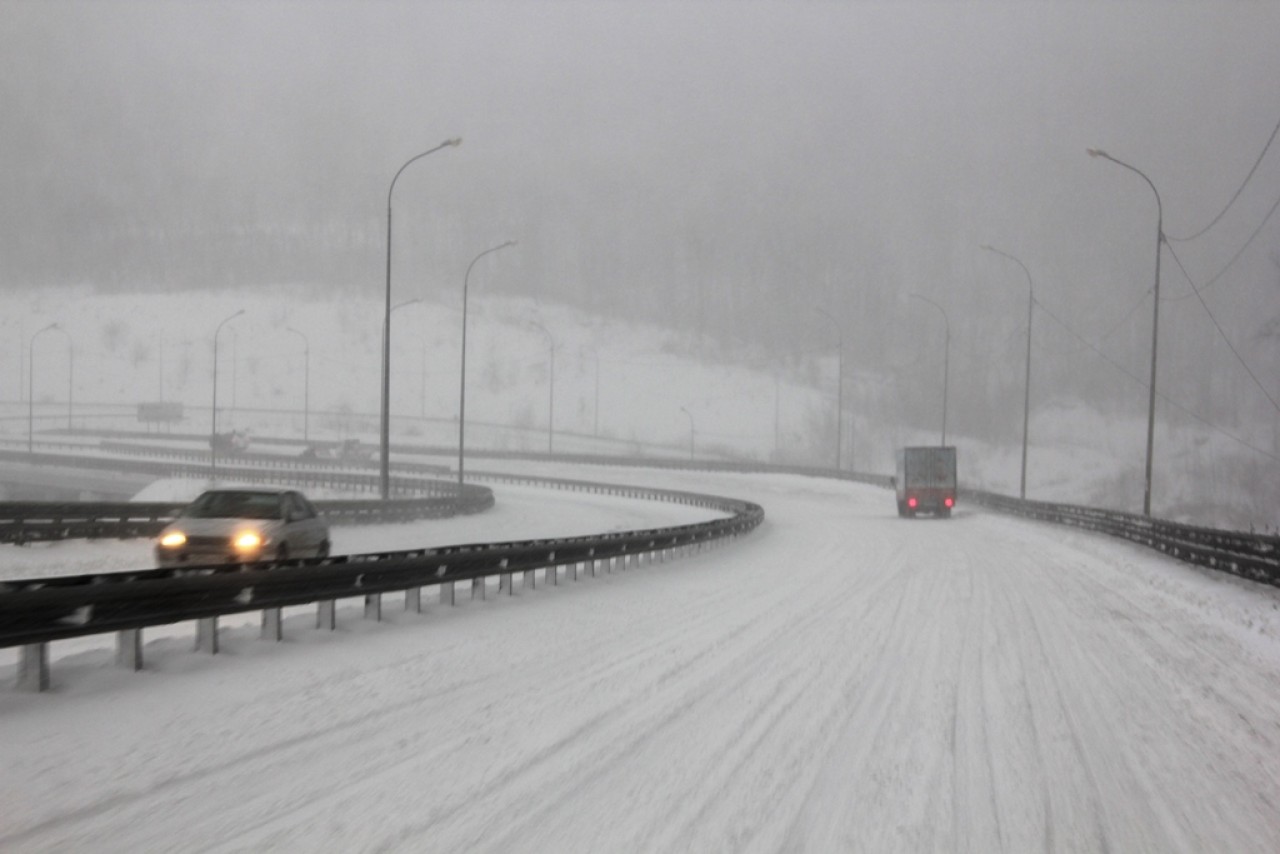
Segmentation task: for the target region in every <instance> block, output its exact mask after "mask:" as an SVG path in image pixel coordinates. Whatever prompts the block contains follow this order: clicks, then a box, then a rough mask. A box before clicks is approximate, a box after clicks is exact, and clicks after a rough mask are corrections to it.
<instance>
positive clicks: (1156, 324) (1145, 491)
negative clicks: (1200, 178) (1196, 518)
mask: <svg viewBox="0 0 1280 854" xmlns="http://www.w3.org/2000/svg"><path fill="white" fill-rule="evenodd" d="M1085 150H1086V151H1087V152H1088V154H1089V156H1090V157H1101V158H1102V159H1103V160H1110V161H1111V162H1112V163H1114V164H1116V165H1117V166H1123V167H1124V168H1125V169H1128V170H1129V171H1130V172H1133V173H1134V174H1135V175H1137V176H1138V177H1139V178H1141V179H1142V180H1144V181H1146V182H1147V186H1148V187H1150V188H1151V192H1152V193H1153V194H1154V195H1155V197H1156V284H1155V290H1154V296H1153V299H1152V308H1151V387H1150V389H1149V395H1148V399H1147V466H1146V478H1145V480H1144V485H1143V488H1142V514H1143V515H1144V516H1150V515H1151V456H1152V448H1153V447H1154V445H1155V434H1156V341H1157V339H1158V338H1159V335H1160V245H1161V244H1162V243H1164V204H1163V203H1162V202H1161V201H1160V191H1159V190H1157V189H1156V185H1155V184H1154V183H1152V181H1151V179H1150V178H1148V177H1147V176H1146V175H1145V174H1144V173H1143V172H1142V170H1140V169H1138V168H1136V167H1134V166H1130V165H1129V164H1128V163H1125V162H1124V161H1123V160H1117V159H1116V158H1114V157H1112V156H1111V155H1110V154H1107V153H1106V152H1105V151H1102V150H1101V149H1097V148H1089V149H1085Z"/></svg>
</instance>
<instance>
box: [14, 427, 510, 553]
mask: <svg viewBox="0 0 1280 854" xmlns="http://www.w3.org/2000/svg"><path fill="white" fill-rule="evenodd" d="M168 450H169V451H170V453H169V455H170V456H172V457H174V459H175V461H173V462H167V461H156V460H135V459H130V460H120V459H112V458H110V457H91V456H84V455H76V454H49V453H34V454H28V453H26V452H17V451H0V461H2V460H14V461H19V462H24V463H29V464H36V465H47V466H62V467H73V468H81V469H85V468H88V469H94V470H98V471H129V472H132V473H141V474H149V475H153V476H155V477H188V478H189V477H203V476H205V475H207V474H208V473H209V468H208V466H207V465H205V464H204V463H203V460H202V458H203V457H204V456H207V454H201V453H200V452H198V451H194V450H192V451H187V452H182V453H178V452H173V451H172V449H168ZM267 456H269V455H267ZM271 459H272V460H273V461H284V462H286V463H287V462H290V461H291V460H292V459H293V458H290V457H281V456H276V457H272V458H271ZM180 460H201V461H200V462H181V461H180ZM296 462H297V463H298V465H296V466H293V467H290V466H287V465H280V466H271V467H268V468H265V469H263V468H257V467H249V466H245V465H242V464H240V463H239V462H238V461H236V462H232V463H226V464H223V465H220V466H219V467H218V473H219V475H220V476H221V477H224V478H229V479H234V480H237V481H241V482H246V483H259V484H269V485H288V486H295V485H305V486H309V487H312V488H317V487H319V488H329V489H341V490H345V491H357V492H358V491H366V492H370V493H374V492H376V491H377V490H378V486H379V484H378V476H377V475H376V474H374V473H372V472H367V473H366V472H358V471H350V470H348V469H345V468H342V467H328V466H319V467H315V466H310V465H307V463H309V462H311V461H309V460H300V459H299V460H296ZM409 467H410V466H405V467H404V468H409ZM418 470H419V471H432V472H434V471H438V470H439V467H435V466H425V465H424V466H422V467H421V468H419V469H418ZM391 490H392V492H393V494H397V495H399V496H402V497H401V498H396V499H392V500H390V501H386V502H382V501H372V500H359V499H353V500H327V501H326V500H319V501H315V502H313V503H315V505H316V508H317V509H318V510H320V511H321V513H322V514H323V515H324V516H325V517H326V519H328V520H329V521H331V522H334V523H337V524H343V523H361V522H370V521H387V522H394V521H403V520H406V519H424V518H441V517H445V516H450V515H454V514H467V513H478V512H481V511H483V510H486V509H488V508H489V507H492V506H493V493H492V492H491V491H490V490H488V489H487V488H485V487H478V486H474V485H472V484H466V485H464V486H463V488H462V492H461V494H459V491H458V485H457V484H455V483H453V482H451V481H441V480H433V479H429V478H423V477H411V476H405V475H397V476H396V477H394V478H392V479H391ZM184 504H185V502H184V503H178V504H175V503H173V502H102V501H90V502H56V503H50V502H33V501H6V502H0V543H16V544H23V543H28V542H41V541H49V540H61V539H72V538H86V539H94V538H103V539H106V538H128V537H149V536H154V535H155V534H156V533H158V532H159V530H160V529H161V528H163V527H164V525H165V524H167V523H168V522H169V521H171V520H172V518H173V516H174V514H176V513H177V511H178V510H179V509H181V508H182V507H183V506H184Z"/></svg>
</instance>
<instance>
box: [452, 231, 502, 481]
mask: <svg viewBox="0 0 1280 854" xmlns="http://www.w3.org/2000/svg"><path fill="white" fill-rule="evenodd" d="M515 245H516V242H515V241H514V240H508V241H507V242H506V243H501V244H499V245H497V246H494V247H491V248H489V249H486V250H484V251H483V252H481V253H480V254H479V255H477V256H476V257H474V258H472V259H471V263H470V264H468V265H467V272H466V274H464V275H463V277H462V360H461V363H460V365H459V382H458V497H459V498H461V497H462V467H463V456H464V454H465V450H466V427H467V291H468V289H469V284H468V283H469V282H470V281H471V270H472V268H473V267H475V265H476V262H477V261H479V260H480V259H481V258H483V257H484V256H486V255H491V254H492V253H494V252H497V251H499V250H501V249H506V248H507V247H508V246H515Z"/></svg>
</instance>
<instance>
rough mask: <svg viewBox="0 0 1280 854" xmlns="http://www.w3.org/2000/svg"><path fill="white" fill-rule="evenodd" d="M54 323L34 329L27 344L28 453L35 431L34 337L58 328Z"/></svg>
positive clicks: (31, 447) (32, 446)
mask: <svg viewBox="0 0 1280 854" xmlns="http://www.w3.org/2000/svg"><path fill="white" fill-rule="evenodd" d="M60 328H61V327H60V326H58V324H56V323H50V324H49V325H48V326H45V327H43V328H42V329H40V330H38V331H36V332H35V333H34V334H33V335H32V336H31V340H30V342H29V343H28V344H27V453H28V454H30V453H31V452H32V451H33V450H34V448H35V445H34V440H33V439H32V434H33V433H34V432H35V420H36V414H35V375H36V339H37V338H39V337H40V334H41V333H42V332H48V331H49V330H50V329H60Z"/></svg>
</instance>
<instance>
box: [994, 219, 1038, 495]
mask: <svg viewBox="0 0 1280 854" xmlns="http://www.w3.org/2000/svg"><path fill="white" fill-rule="evenodd" d="M982 248H983V249H985V250H987V251H988V252H994V253H996V254H997V255H1000V256H1001V257H1004V258H1008V259H1009V260H1010V261H1012V262H1013V263H1015V264H1017V265H1018V266H1019V267H1021V268H1022V272H1024V273H1026V274H1027V367H1026V370H1025V371H1024V376H1025V378H1026V379H1025V380H1024V384H1023V388H1022V478H1021V480H1020V482H1019V486H1018V497H1019V498H1022V499H1024V500H1025V499H1026V497H1027V426H1028V423H1029V422H1030V420H1031V309H1032V307H1033V306H1034V305H1035V302H1036V292H1035V285H1034V284H1032V282H1031V271H1030V270H1028V269H1027V265H1026V264H1023V263H1022V262H1021V261H1019V260H1018V259H1017V258H1015V257H1013V256H1012V255H1010V254H1009V253H1008V252H1002V251H1000V250H999V249H997V248H995V247H994V246H989V245H987V244H985V243H984V244H983V245H982Z"/></svg>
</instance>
